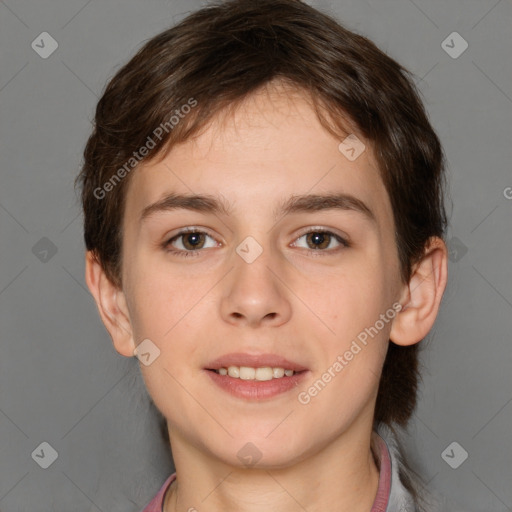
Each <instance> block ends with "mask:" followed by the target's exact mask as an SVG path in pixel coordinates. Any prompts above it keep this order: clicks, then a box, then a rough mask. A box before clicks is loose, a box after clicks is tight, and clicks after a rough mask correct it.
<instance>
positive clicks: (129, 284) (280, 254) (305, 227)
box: [86, 86, 447, 512]
mask: <svg viewBox="0 0 512 512" xmlns="http://www.w3.org/2000/svg"><path fill="white" fill-rule="evenodd" d="M354 133H356V135H357V136H358V137H359V139H360V140H362V141H363V142H364V143H365V145H366V149H365V151H364V152H363V153H362V154H361V155H360V156H359V157H358V158H357V159H356V160H355V161H349V160H348V159H347V158H346V157H345V156H344V155H343V154H342V153H341V152H340V151H339V150H338V145H339V143H340V142H341V140H343V138H344V137H342V138H335V137H333V136H332V135H330V134H329V133H328V132H327V131H326V130H325V129H324V128H323V127H322V126H321V124H320V123H319V121H318V119H317V117H316V115H315V113H314V111H313V110H312V108H311V107H310V105H309V103H308V102H307V101H306V100H305V98H304V96H303V95H301V94H300V93H298V92H297V93H294V92H293V91H289V90H288V91H286V90H284V89H283V88H280V87H278V86H275V87H269V88H267V89H266V90H263V91H261V92H259V93H257V94H254V95H253V96H251V97H249V98H248V99H247V100H246V101H244V103H243V104H242V105H241V106H240V108H239V109H237V110H236V112H235V113H234V114H230V115H229V116H226V117H222V118H216V119H214V121H213V123H212V124H211V125H210V126H208V127H206V129H205V130H204V131H203V132H202V133H201V134H200V135H199V136H197V137H196V138H194V139H189V140H187V141H186V142H184V143H182V144H179V145H176V146H175V147H173V148H172V150H171V151H170V153H169V154H168V155H167V156H166V157H165V158H164V160H162V161H161V162H156V161H154V162H151V161H150V162H148V163H146V164H145V165H144V166H143V167H141V168H139V169H138V170H137V172H135V173H134V174H133V175H132V176H131V178H130V179H131V183H130V184H129V187H128V192H127V201H126V209H125V215H124V227H123V262H122V283H123V285H122V289H118V288H116V287H115V286H114V285H113V284H112V283H111V282H110V281H109V280H108V279H107V277H106V276H105V273H104V272H103V269H102V268H101V265H100V264H99V263H98V262H97V261H96V259H95V258H94V255H93V254H91V253H88V254H87V258H86V281H87V284H88V286H89V288H90V290H91V293H92V294H93V296H94V298H95V300H96V302H97V305H98V309H99V312H100V315H101V317H102V319H103V321H104V323H105V325H106V327H107V329H108V331H109V333H110V335H111V337H112V340H113V343H114V347H115V349H116V350H117V351H118V352H119V353H120V354H122V355H124V356H126V357H133V354H134V349H135V347H136V346H137V345H138V344H139V343H140V342H141V341H142V340H144V339H147V338H149V339H150V340H151V341H152V342H153V343H154V344H155V345H156V346H157V347H158V348H159V350H160V356H159V357H158V358H157V359H156V360H155V361H154V362H153V363H152V364H151V365H149V366H144V365H143V364H142V363H141V365H140V368H141V372H142V375H143V378H144V381H145V384H146V386H147V389H148V391H149V393H150V395H151V397H152V398H153V400H154V402H155V404H156V406H157V407H158V408H159V410H160V411H161V412H162V413H163V414H164V415H165V417H166V418H167V422H168V429H169V436H170V440H171V445H172V452H173V458H174V462H175V465H176V468H177V480H176V481H175V482H174V483H173V485H172V486H171V488H170V491H169V492H168V493H167V495H166V499H165V503H164V510H165V511H166V512H171V511H187V510H189V509H191V508H192V507H194V509H197V510H198V511H200V510H208V511H212V512H213V511H221V510H222V511H235V510H236V511H240V510H244V511H264V510H265V511H267V510H280V511H282V512H288V511H297V510H308V511H311V512H313V511H320V510H334V509H335V510H346V511H349V510H350V511H353V512H363V511H365V512H368V511H369V510H370V509H371V506H372V504H373V501H374V498H375V494H376V492H377V486H378V478H379V471H378V468H377V465H376V463H375V461H374V459H373V457H372V453H371V450H370V439H371V435H372V421H373V413H374V408H375V401H376V396H377V390H378V383H379V377H380V374H381V369H382V365H383V362H384V358H385V354H386V350H387V346H388V342H389V339H392V340H393V342H394V343H396V344H398V345H404V346H405V345H412V344H414V343H417V342H419V341H420V340H421V339H423V338H424V337H425V335H426V334H427V333H428V331H429V330H430V328H431V327H432V325H433V323H434V321H435V318H436V315H437V312H438V308H439V304H440V301H441V298H442V294H443V292H444V289H445V286H446V277H447V250H446V247H445V245H444V243H443V241H442V240H440V239H437V238H434V239H432V240H431V243H430V244H429V245H428V246H427V247H426V249H425V255H424V258H423V260H422V261H420V262H419V263H418V264H417V265H416V266H415V268H414V271H413V275H412V278H411V280H410V282H409V283H403V282H401V279H400V273H399V262H398V253H397V248H396V245H395V238H394V223H393V215H392V210H391V206H390V202H389V197H388V195H387V193H386V190H385V187H384V185H383V182H382V180H381V178H380V174H379V171H378V168H377V165H376V163H375V160H374V157H373V153H372V149H371V146H370V144H369V142H367V141H364V139H363V138H362V136H360V135H359V134H357V131H354ZM171 192H174V193H194V194H210V195H221V196H222V197H223V198H224V199H225V200H226V201H228V202H229V203H232V212H231V214H230V215H229V216H228V215H224V214H212V213H209V212H206V213H201V212H193V211H188V210H185V209H180V210H167V211H157V212H154V213H153V214H151V215H149V216H147V217H146V218H145V219H144V220H141V214H142V212H143V210H144V209H145V208H146V207H148V205H151V204H153V203H155V202H158V201H159V200H161V199H162V198H163V197H164V196H165V195H167V194H169V193H171ZM332 192H343V193H346V194H351V195H353V196H355V197H357V198H358V199H360V200H361V201H363V202H364V203H365V204H366V205H367V206H368V207H369V208H370V209H371V210H372V211H373V213H374V215H375V220H374V221H370V220H368V219H367V218H366V217H365V216H364V215H363V214H362V213H360V212H358V211H354V210H325V211H318V212H297V213H291V214H289V215H286V216H284V217H280V218H278V219H275V218H274V217H273V215H272V212H273V209H274V208H276V207H277V206H278V205H279V204H280V203H281V202H283V201H285V200H286V199H288V198H289V197H290V196H292V195H294V194H313V193H314V194H322V193H332ZM188 226H194V227H196V228H198V231H201V230H203V231H206V233H207V234H208V235H210V236H211V237H212V238H210V237H209V236H207V237H205V238H204V240H203V242H202V243H203V244H204V245H203V246H202V247H204V248H202V249H199V250H198V249H195V251H196V252H195V255H193V256H192V257H189V258H184V257H180V256H178V255H175V254H173V253H171V252H169V251H168V248H169V247H170V248H174V249H175V250H182V251H185V250H186V249H187V248H189V249H188V250H189V252H191V251H192V250H191V249H190V245H191V244H190V237H189V238H188V239H187V240H185V239H186V236H183V237H181V238H178V239H174V241H173V242H172V244H169V245H168V247H167V250H166V248H165V247H164V246H165V242H166V241H168V240H169V239H171V238H173V237H174V236H176V235H177V233H178V232H179V231H180V230H181V229H183V228H185V227H188ZM315 228H316V229H317V230H318V228H323V229H326V230H329V231H331V232H332V233H334V234H337V235H339V236H341V237H343V238H348V239H349V241H350V245H349V246H348V247H345V246H344V245H342V244H341V243H340V242H338V241H337V240H336V239H335V238H334V237H331V238H330V239H328V240H327V241H326V242H325V244H324V245H323V247H324V248H322V249H314V247H315V241H314V240H313V241H311V239H310V240H309V242H308V237H307V236H304V235H306V234H307V233H315V232H316V231H315ZM248 236H251V237H253V238H254V239H255V240H256V241H257V242H258V243H259V244H260V246H261V247H262V249H263V252H262V254H261V255H260V256H259V257H258V258H257V259H256V260H255V261H253V262H252V263H247V262H246V261H244V259H242V258H241V257H240V256H239V255H238V254H237V253H236V251H235V249H236V247H237V246H238V245H239V244H240V243H241V242H242V241H243V240H244V239H245V238H246V237H248ZM310 238H311V237H310ZM187 241H188V242H189V244H188V245H183V244H185V243H186V242H187ZM316 245H321V243H319V242H316ZM325 246H327V247H325ZM313 253H314V254H313ZM397 302H398V303H400V304H401V305H402V308H403V309H402V310H401V312H400V313H399V314H397V316H396V317H395V318H394V319H393V320H391V321H390V322H388V323H387V324H386V325H385V327H384V328H383V329H382V330H381V331H380V332H379V334H378V335H377V336H375V337H374V338H373V339H371V341H370V342H369V343H368V344H367V345H366V346H365V347H364V348H363V349H362V350H361V352H360V353H358V354H357V355H356V356H354V358H353V359H352V360H351V361H350V362H349V364H348V365H347V366H346V367H345V368H344V369H343V371H341V372H340V373H339V374H337V375H336V377H335V378H333V379H332V380H331V382H329V383H328V384H327V385H326V386H325V388H324V389H323V390H322V391H321V392H320V393H318V395H317V396H315V397H314V398H312V399H311V401H310V402H309V403H308V404H306V405H304V404H301V403H299V401H298V400H297V396H298V394H299V392H300V391H304V390H307V389H308V388H309V387H310V386H311V384H312V383H313V382H315V381H316V380H318V379H319V378H320V377H321V375H322V374H323V373H324V372H325V371H327V369H328V368H329V367H331V366H332V365H333V363H334V362H335V361H336V359H337V357H338V355H340V354H341V355H342V354H344V353H345V351H346V350H348V349H349V347H350V344H351V342H352V341H353V340H354V339H355V338H356V336H357V335H358V334H359V333H360V332H362V331H363V330H364V329H365V328H367V327H370V326H373V325H374V324H375V322H376V320H378V319H379V315H381V314H383V313H385V312H386V310H388V309H389V308H390V307H391V306H392V304H393V303H397ZM231 352H246V353H251V354H255V353H274V354H279V355H281V356H284V357H286V358H288V359H290V360H294V361H297V362H299V363H301V364H303V365H304V366H306V367H307V368H308V370H309V372H308V374H307V377H306V379H305V380H304V382H303V383H301V384H300V386H298V387H297V389H293V390H291V391H289V392H286V393H283V394H281V395H279V396H277V397H274V398H271V399H265V400H261V401H249V400H245V399H241V398H235V397H233V396H231V395H228V394H227V393H226V392H225V391H223V390H221V389H220V388H218V387H217V386H216V385H214V384H213V383H212V382H211V380H210V378H209V377H208V375H207V374H206V372H205V371H204V368H205V366H207V364H208V362H210V361H211V360H213V359H215V358H217V357H219V356H221V355H223V354H227V353H231ZM247 442H251V443H253V444H254V445H255V446H256V447H257V449H258V450H259V451H260V452H261V454H262V456H261V459H260V460H259V461H258V463H257V464H256V465H254V466H252V467H250V468H247V467H245V466H244V464H243V463H242V462H241V461H240V460H239V459H238V457H237V453H238V451H239V450H240V449H241V448H242V447H243V446H244V445H245V444H246V443H247ZM305 482H308V483H307V485H305V484H304V483H305Z"/></svg>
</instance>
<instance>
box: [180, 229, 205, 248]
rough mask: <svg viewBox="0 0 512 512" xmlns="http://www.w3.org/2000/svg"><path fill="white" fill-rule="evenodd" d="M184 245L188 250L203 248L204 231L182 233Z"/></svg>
mask: <svg viewBox="0 0 512 512" xmlns="http://www.w3.org/2000/svg"><path fill="white" fill-rule="evenodd" d="M181 237H182V240H183V247H185V249H187V250H189V249H190V250H194V249H202V247H203V245H204V241H205V236H204V233H199V232H194V233H186V234H184V235H181Z"/></svg>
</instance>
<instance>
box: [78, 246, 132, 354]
mask: <svg viewBox="0 0 512 512" xmlns="http://www.w3.org/2000/svg"><path fill="white" fill-rule="evenodd" d="M85 282H86V283H87V286H88V287H89V290H90V292H91V294H92V296H93V297H94V300H95V301H96V306H97V307H98V311H99V314H100V317H101V319H102V320H103V323H104V325H105V327H106V329H107V331H108V332H109V334H110V337H111V338H112V342H113V344H114V347H115V349H116V350H117V352H119V353H120V354H121V355H123V356H126V357H133V356H134V350H135V344H134V341H133V334H132V326H131V323H130V315H129V312H128V308H127V305H126V299H125V296H124V293H123V291H122V290H121V289H120V288H118V287H117V286H115V285H114V284H113V283H112V282H111V281H110V279H109V278H108V277H107V275H106V274H105V271H104V270H103V267H102V266H101V264H100V262H99V261H98V259H97V258H96V256H95V254H94V253H93V252H92V251H87V253H86V256H85Z"/></svg>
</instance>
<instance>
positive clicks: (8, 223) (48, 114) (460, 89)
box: [0, 0, 512, 512]
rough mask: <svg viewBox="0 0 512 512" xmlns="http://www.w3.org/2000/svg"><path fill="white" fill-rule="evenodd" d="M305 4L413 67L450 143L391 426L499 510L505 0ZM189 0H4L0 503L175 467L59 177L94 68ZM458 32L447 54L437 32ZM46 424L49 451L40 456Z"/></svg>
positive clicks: (511, 396) (507, 147)
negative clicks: (430, 318) (442, 205)
mask: <svg viewBox="0 0 512 512" xmlns="http://www.w3.org/2000/svg"><path fill="white" fill-rule="evenodd" d="M311 3H312V4H313V5H315V6H318V7H320V8H322V9H323V10H325V11H327V12H330V13H332V14H334V15H335V16H336V17H337V18H338V19H339V20H341V21H343V22H344V23H345V24H346V25H347V26H348V27H349V28H351V29H353V30H355V31H357V32H359V33H361V34H363V35H366V36H368V37H370V38H371V39H372V40H373V41H375V42H376V43H377V44H378V45H379V46H380V47H381V48H382V49H383V50H384V51H386V52H388V53H389V54H390V55H391V56H392V57H394V58H396V59H397V60H398V61H399V62H401V63H402V64H403V65H405V66H406V67H408V68H409V69H410V70H411V71H412V72H413V73H415V75H416V76H417V83H418V85H419V87H420V90H421V91H422V94H423V96H424V101H425V103H426V106H427V109H428V111H429V114H430V116H431V120H432V123H433V125H434V127H435V129H436V130H437V132H438V133H439V135H440V138H441V139H442V142H443V144H444V147H445V150H446V154H447V157H448V164H449V173H450V194H451V197H452V202H453V207H450V205H449V211H450V217H451V225H450V231H449V236H448V238H449V240H450V244H449V245H450V249H451V261H450V267H449V271H450V278H449V285H448V289H447V292H446V294H445V297H444V300H443V309H442V312H441V314H440V316H439V318H438V321H437V323H436V326H435V329H434V331H433V333H432V335H431V336H430V341H429V342H428V344H427V346H426V348H425V352H424V354H423V359H422V360H423V363H424V365H425V372H424V379H423V385H422V389H421V400H420V405H419V408H418V410H417V413H416V414H415V416H414V418H413V420H412V422H411V425H410V435H409V437H407V438H406V444H407V447H408V449H409V453H410V456H411V459H412V460H413V461H414V467H415V470H416V471H417V472H418V473H419V474H421V475H422V476H423V478H424V479H425V480H426V481H428V482H430V486H431V487H432V488H433V489H436V490H438V491H440V492H442V493H444V494H445V495H447V496H449V497H451V498H454V499H456V500H457V501H459V502H460V503H461V504H462V505H464V506H465V508H466V509H467V510H479V511H500V512H501V511H506V510H512V508H511V507H512V486H511V482H512V470H511V465H512V443H511V431H512V403H511V402H512V378H511V376H510V368H511V366H512V350H511V343H510V340H511V332H512V322H511V318H512V272H511V271H510V259H511V258H510V255H511V253H512V222H511V218H512V199H510V198H511V197H512V189H507V187H512V172H511V161H512V158H511V157H512V150H511V147H512V144H511V140H510V134H511V133H512V131H511V130H512V99H511V98H512V83H511V82H512V80H511V78H512V31H511V28H512V3H511V2H510V1H507V0H501V1H497V0H449V1H446V0H432V1H427V0H414V1H412V0H380V1H378V0H357V1H356V0H353V1H349V0H337V1H333V2H327V1H318V2H311ZM200 5H201V3H200V2H196V1H190V0H187V1H173V2H169V1H164V0H147V1H144V2H142V1H136V0H124V1H122V2H121V0H108V1H103V2H100V1H98V0H89V1H87V0H67V1H63V0H60V1H56V0H5V1H0V48H1V56H0V120H1V123H0V149H1V155H2V160H1V162H2V163H1V187H0V230H1V240H2V243H1V247H0V261H1V268H0V325H1V329H0V337H1V338H0V339H1V344H0V510H2V511H3V512H11V511H32V512H40V511H50V510H51V511H66V512H69V511H75V510H76V511H91V512H92V511H98V510H101V511H111V512H116V511H138V510H140V509H142V507H143V505H145V504H146V502H147V501H148V500H149V499H150V498H151V497H152V496H153V495H154V494H155V493H156V491H157V490H158V489H159V488H160V486H161V485H162V483H163V481H164V480H165V478H166V477H167V476H168V475H169V474H170V473H171V472H172V469H173V468H172V461H171V459H170V456H169V454H168V450H167V448H166V446H165V445H164V444H163V442H162V440H161V439H160V435H159V432H158V427H157V424H158V422H157V417H156V416H155V414H154V412H153V410H152V408H151V407H150V403H149V399H148V396H147V393H146V391H145V388H144V386H143V383H142V379H141V378H140V376H139V369H138V361H137V360H136V359H128V358H124V357H122V356H120V355H119V354H117V352H115V350H114V349H113V346H112V343H111V341H110V338H109V337H108V335H107V333H106V331H105V330H104V329H103V326H102V325H101V323H100V320H99V317H98V315H97V312H96V308H95V305H94V303H93V300H92V297H91V296H90V295H89V293H88V291H87V290H86V288H85V285H84V280H83V273H84V262H83V261H84V258H83V243H82V231H81V217H80V210H79V206H78V201H77V199H76V196H75V194H74V191H73V179H74V177H75V175H76V173H77V171H78V168H79V165H80V162H81V158H82V151H83V146H84V144H85V142H86V139H87V137H88V135H89V132H90V128H91V126H90V120H91V118H92V116H93V110H94V108H95V105H96V102H97V100H98V97H99V96H100V94H101V91H102V88H103V86H104V84H105V82H106V80H107V79H108V78H109V77H111V76H112V75H113V73H114V72H115V71H116V70H117V69H118V68H119V67H120V66H121V65H122V64H123V63H124V62H125V61H126V60H127V59H128V58H129V57H130V56H131V55H132V54H133V53H134V52H135V51H136V50H137V49H138V48H139V47H140V46H141V45H142V44H143V42H144V41H145V40H147V39H149V38H150V37H152V36H153V35H155V34H156V33H158V32H159V31H161V30H164V29H165V28H167V27H168V26H170V25H172V24H173V23H174V22H176V21H178V20H180V19H181V18H183V17H184V16H185V15H186V13H187V12H190V11H191V10H194V9H196V8H197V7H199V6H200ZM454 31H456V32H458V33H459V34H460V35H461V36H462V37H463V38H464V39H465V40H466V41H467V43H468V44H469V47H468V48H467V50H466V51H465V52H464V53H462V54H461V55H460V56H459V57H457V58H453V57H452V56H450V55H449V54H448V53H447V52H446V51H445V50H444V49H443V47H442V42H443V41H444V40H445V39H446V38H447V37H448V35H449V34H451V33H452V32H454ZM42 32H48V33H49V34H50V35H51V36H52V37H53V38H54V39H55V40H56V41H57V42H58V48H57V50H56V51H55V52H54V53H53V54H52V55H50V56H49V57H48V58H47V59H43V58H41V57H40V56H39V54H38V53H36V51H34V49H32V47H31V43H32V41H34V40H36V42H37V41H38V40H39V41H40V39H37V38H38V36H39V34H41V33H42ZM448 44H449V45H451V46H454V50H458V49H459V48H460V42H456V41H454V42H453V43H452V42H450V40H448ZM46 48H48V46H46ZM507 190H508V191H509V192H510V193H507ZM507 195H508V198H507ZM41 239H43V240H41ZM55 250H56V252H55ZM54 253H55V254H54ZM454 441H456V442H457V443H459V445H460V446H462V447H463V448H464V449H465V450H466V451H467V452H468V454H469V457H468V459H467V460H466V461H465V462H464V463H463V464H462V465H460V467H458V468H457V469H452V468H451V467H450V466H449V465H448V464H447V463H446V462H445V460H443V457H442V456H441V454H442V453H443V451H444V450H445V448H447V447H448V445H450V444H451V443H452V442H454ZM42 442H47V443H49V444H50V445H51V446H52V447H53V448H54V449H55V450H56V451H57V453H58V458H57V459H56V460H55V462H54V463H53V464H52V465H51V466H50V467H49V468H47V469H42V468H41V467H40V466H39V465H38V463H36V458H35V457H33V456H32V453H33V452H34V450H36V449H37V450H36V453H37V451H39V452H40V448H39V446H40V444H41V443H42ZM461 453H462V452H461V449H460V448H458V447H456V449H455V450H454V452H453V454H454V455H453V457H452V459H454V458H455V459H457V458H458V457H460V454H461ZM48 456H49V451H48V450H46V454H45V457H48Z"/></svg>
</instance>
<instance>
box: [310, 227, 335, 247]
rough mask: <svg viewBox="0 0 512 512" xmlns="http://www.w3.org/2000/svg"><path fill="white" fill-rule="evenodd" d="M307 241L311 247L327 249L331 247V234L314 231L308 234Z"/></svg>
mask: <svg viewBox="0 0 512 512" xmlns="http://www.w3.org/2000/svg"><path fill="white" fill-rule="evenodd" d="M306 241H307V242H308V245H309V247H310V248H311V249H325V248H326V247H329V243H330V241H331V235H330V234H329V233H325V232H322V231H313V232H311V233H308V234H307V235H306Z"/></svg>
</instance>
